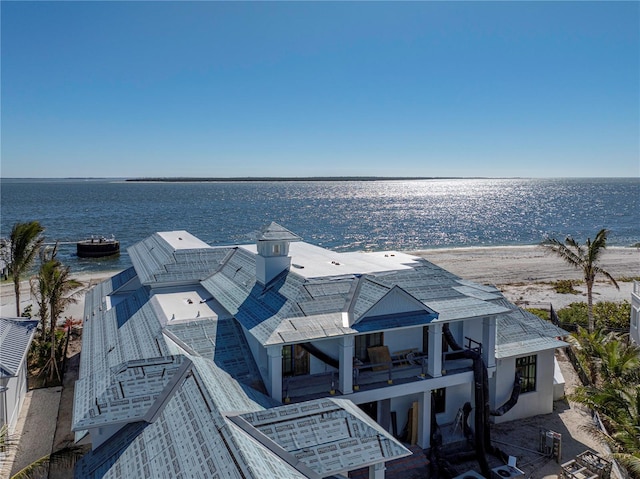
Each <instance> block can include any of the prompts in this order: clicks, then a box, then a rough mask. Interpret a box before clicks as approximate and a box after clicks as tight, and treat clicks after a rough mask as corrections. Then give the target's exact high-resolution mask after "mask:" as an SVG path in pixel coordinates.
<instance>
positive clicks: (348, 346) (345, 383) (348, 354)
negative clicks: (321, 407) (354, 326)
mask: <svg viewBox="0 0 640 479" xmlns="http://www.w3.org/2000/svg"><path fill="white" fill-rule="evenodd" d="M354 343H355V337H354V336H342V337H341V338H340V357H339V358H338V360H339V362H340V369H339V376H340V377H339V379H338V382H339V384H338V388H339V389H340V392H341V393H342V394H351V393H352V392H353V345H354Z"/></svg>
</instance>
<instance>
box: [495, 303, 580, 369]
mask: <svg viewBox="0 0 640 479" xmlns="http://www.w3.org/2000/svg"><path fill="white" fill-rule="evenodd" d="M568 334H569V333H568V332H567V331H565V330H564V329H562V328H559V327H557V326H555V325H554V324H552V323H550V322H549V321H545V320H543V319H541V318H539V317H538V316H536V315H535V314H533V313H530V312H528V311H525V310H523V309H520V308H517V307H516V306H513V305H512V309H511V311H510V312H509V313H508V314H502V315H500V316H498V319H497V323H496V358H506V357H512V356H522V355H527V354H532V353H535V352H538V351H544V350H548V349H555V348H562V347H565V346H567V343H565V342H564V341H562V340H561V339H560V338H562V337H564V336H567V335H568Z"/></svg>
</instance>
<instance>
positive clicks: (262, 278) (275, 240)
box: [256, 222, 302, 285]
mask: <svg viewBox="0 0 640 479" xmlns="http://www.w3.org/2000/svg"><path fill="white" fill-rule="evenodd" d="M301 239H302V238H300V237H299V236H298V235H295V234H293V233H292V232H291V231H289V230H288V229H286V228H284V227H283V226H280V225H279V224H278V223H273V222H272V223H271V224H269V225H267V226H265V227H263V228H262V229H261V230H260V233H259V234H258V238H257V247H258V256H257V257H256V280H257V281H258V282H259V283H261V284H263V285H266V284H267V283H268V282H269V281H271V280H272V279H273V278H275V277H276V276H277V275H279V274H280V273H282V272H283V271H285V270H288V269H289V268H290V267H291V257H290V256H289V244H290V243H291V242H292V241H300V240H301Z"/></svg>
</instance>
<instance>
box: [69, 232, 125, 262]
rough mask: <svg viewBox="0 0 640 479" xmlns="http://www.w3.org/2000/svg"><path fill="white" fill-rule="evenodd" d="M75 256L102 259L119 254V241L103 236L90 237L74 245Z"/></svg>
mask: <svg viewBox="0 0 640 479" xmlns="http://www.w3.org/2000/svg"><path fill="white" fill-rule="evenodd" d="M76 248H77V250H76V251H77V255H78V257H80V258H102V257H105V256H113V255H117V254H120V241H118V240H116V239H115V238H113V237H112V238H105V237H104V236H91V238H87V239H84V240H81V241H78V242H77V244H76Z"/></svg>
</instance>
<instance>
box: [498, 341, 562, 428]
mask: <svg viewBox="0 0 640 479" xmlns="http://www.w3.org/2000/svg"><path fill="white" fill-rule="evenodd" d="M524 356H528V355H524ZM537 356H538V359H537V375H536V390H535V391H531V392H527V393H522V394H520V397H519V398H518V402H517V404H516V405H515V406H514V407H513V408H512V409H511V410H510V411H509V412H507V413H506V414H505V415H504V416H494V417H493V419H494V421H495V422H496V423H502V422H507V421H513V420H514V419H520V418H524V417H530V416H535V415H537V414H548V413H550V412H553V392H554V387H553V375H554V374H553V373H554V350H552V349H551V350H548V351H542V352H539V353H538V354H537ZM515 370H516V357H510V358H503V359H500V360H498V368H497V371H496V374H495V375H494V377H493V378H492V379H491V380H490V387H489V391H490V393H489V394H490V401H489V404H490V405H491V409H496V408H497V407H499V406H501V405H502V404H504V403H505V402H506V401H507V400H508V399H509V397H510V396H511V391H512V388H513V380H514V377H515Z"/></svg>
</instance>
